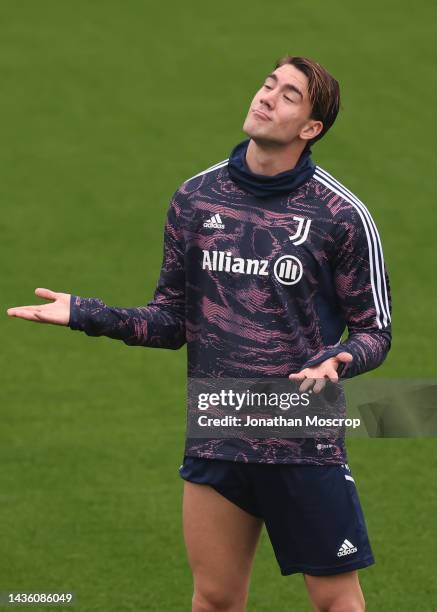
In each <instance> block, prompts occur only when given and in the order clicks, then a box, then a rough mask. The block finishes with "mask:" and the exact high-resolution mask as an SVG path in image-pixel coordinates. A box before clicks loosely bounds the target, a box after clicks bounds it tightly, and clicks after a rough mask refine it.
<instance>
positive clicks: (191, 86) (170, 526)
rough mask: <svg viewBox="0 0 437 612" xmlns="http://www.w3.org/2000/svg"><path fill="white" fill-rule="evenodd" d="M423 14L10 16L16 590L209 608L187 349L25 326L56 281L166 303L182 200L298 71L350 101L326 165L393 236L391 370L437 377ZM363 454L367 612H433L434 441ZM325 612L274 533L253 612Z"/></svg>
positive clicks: (7, 165) (194, 8) (3, 557)
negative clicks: (163, 283)
mask: <svg viewBox="0 0 437 612" xmlns="http://www.w3.org/2000/svg"><path fill="white" fill-rule="evenodd" d="M412 10H413V9H412V5H411V4H410V3H409V2H406V1H405V0H403V1H400V2H399V1H398V2H393V1H389V2H386V3H383V4H381V3H377V2H376V1H375V0H369V2H367V3H360V4H358V3H357V4H355V3H347V4H346V3H343V2H339V1H338V0H337V1H334V2H330V3H324V2H320V0H316V1H315V2H312V3H310V4H308V3H304V2H300V1H297V2H294V3H290V2H286V1H285V0H277V1H276V2H275V3H274V4H272V5H270V6H268V5H267V4H266V3H265V2H261V1H259V0H253V1H252V2H240V3H235V2H230V1H229V0H224V1H223V2H221V3H218V4H217V3H204V2H197V1H196V2H189V3H180V4H178V3H173V4H172V3H170V4H167V5H165V6H164V5H162V6H161V5H160V4H159V3H158V4H155V3H151V2H147V1H143V2H141V1H140V0H129V1H127V2H124V3H122V2H116V1H115V0H107V1H106V2H96V1H95V0H94V1H88V2H84V1H83V0H77V1H76V2H75V3H67V2H62V1H59V0H58V1H54V0H50V1H48V0H42V1H41V2H38V3H37V2H34V1H31V0H22V1H21V2H19V3H18V2H17V3H13V2H4V3H2V4H1V6H0V48H1V52H0V75H1V79H2V87H1V95H0V121H1V136H2V137H1V142H0V201H1V209H2V216H1V220H0V228H1V234H0V235H1V254H2V265H3V273H2V275H1V298H2V312H3V316H2V317H1V318H0V321H1V322H0V325H1V338H2V348H3V350H2V355H1V359H2V363H1V371H2V374H3V380H2V396H1V407H2V412H1V421H2V426H1V437H0V461H1V465H2V469H1V471H0V479H1V480H0V530H1V533H0V542H1V549H0V550H1V554H0V592H3V591H6V590H12V591H61V590H71V591H73V592H74V593H75V594H76V598H77V604H76V606H75V609H76V610H80V611H81V612H82V611H84V612H87V611H99V612H100V611H102V612H103V611H104V612H112V611H114V612H115V611H117V612H120V611H125V610H126V611H140V610H148V611H160V612H161V611H165V612H166V611H170V610H172V611H173V610H174V611H176V612H179V611H180V612H185V611H188V610H190V600H191V576H190V573H189V570H188V565H187V562H186V558H185V551H184V546H183V540H182V529H181V518H180V514H181V491H182V481H181V480H180V478H179V475H178V471H177V470H178V467H179V465H180V462H181V459H182V452H183V443H184V430H185V372H186V370H185V359H186V352H185V348H184V349H182V350H180V351H177V352H174V351H168V350H153V349H144V348H142V347H128V346H126V345H124V344H123V343H121V342H116V341H113V340H109V339H107V338H88V337H87V336H85V335H84V334H80V333H79V332H73V331H71V330H69V329H62V328H59V327H55V326H45V325H36V324H34V323H30V322H27V321H22V320H19V319H11V318H8V317H7V316H6V309H7V308H8V307H10V306H16V305H22V304H29V303H36V302H37V300H36V299H35V296H34V294H33V292H34V289H35V287H39V286H40V287H48V288H50V289H53V290H55V291H63V292H68V293H75V294H79V295H83V296H89V297H100V298H102V299H103V300H104V301H105V302H106V303H108V304H111V305H115V306H117V305H118V306H138V305H141V304H144V303H146V302H147V301H148V300H149V299H150V297H151V295H152V292H153V290H154V287H155V283H156V280H157V276H158V273H159V267H160V264H161V257H162V231H163V224H164V216H165V212H166V209H167V206H168V203H169V200H170V198H171V195H172V194H173V193H174V191H175V190H176V189H177V187H178V186H179V185H180V184H181V183H182V182H183V181H184V180H186V179H187V178H188V177H190V176H192V175H194V174H196V173H197V172H200V171H201V170H203V169H204V168H207V167H208V166H210V165H212V164H214V163H216V162H217V161H220V160H222V159H224V158H226V157H227V156H228V155H229V153H230V151H231V149H232V148H233V146H234V145H235V144H236V143H237V142H239V141H240V140H242V139H243V138H245V137H246V136H245V134H244V133H243V132H242V130H241V126H242V124H243V120H244V118H245V115H246V112H247V107H248V104H249V103H250V100H251V98H252V96H253V94H254V92H255V91H256V90H257V88H258V87H259V84H260V81H261V79H262V78H263V77H264V75H265V74H266V73H267V71H270V69H271V68H272V67H273V64H274V61H275V60H276V59H277V58H279V57H280V56H282V55H285V54H287V53H290V54H295V55H307V56H309V57H312V58H314V59H317V60H318V61H319V62H321V63H322V64H323V65H325V66H326V67H327V68H328V69H329V70H330V71H331V72H332V73H333V74H334V76H336V78H337V79H338V80H339V82H340V85H341V88H342V96H343V109H342V111H341V113H340V115H339V118H338V120H337V123H336V124H335V126H334V127H333V128H332V131H331V132H330V133H329V134H328V135H327V136H326V138H325V139H324V140H322V141H321V142H320V143H318V144H317V145H315V146H314V148H313V157H314V159H315V161H316V162H317V163H319V164H320V165H321V166H322V167H324V168H325V169H327V170H328V171H329V172H331V173H332V174H333V175H334V176H336V178H338V179H339V180H340V181H342V182H343V183H345V184H346V186H347V187H349V188H350V189H351V190H352V191H354V192H355V193H356V194H357V195H358V196H359V197H360V198H361V199H362V200H363V201H364V202H365V203H366V204H367V206H368V207H369V209H370V210H371V212H372V214H373V217H374V219H375V221H376V222H377V224H378V227H379V230H380V234H381V237H382V241H383V247H384V254H385V259H386V263H387V268H388V271H389V274H390V281H391V289H392V295H393V348H392V351H391V353H390V355H389V357H388V359H387V361H386V363H385V364H384V366H383V367H382V368H380V370H378V371H377V372H376V373H375V375H377V376H385V377H394V378H396V377H412V378H426V377H434V376H435V373H436V369H435V356H434V351H433V349H434V347H435V346H436V343H437V330H436V325H435V315H434V313H435V302H436V294H437V291H436V283H435V280H434V263H435V246H434V245H435V228H434V223H436V222H437V211H436V207H435V201H434V191H435V176H434V174H435V173H434V163H435V141H434V137H435V135H436V125H435V121H434V114H435V107H436V102H437V100H436V98H437V85H436V82H435V77H434V73H435V68H434V66H435V60H436V55H437V53H436V50H435V44H434V38H435V29H436V26H435V23H436V18H437V6H436V5H434V4H433V3H430V2H425V1H424V0H419V1H418V2H416V3H415V10H414V13H413V12H412ZM349 461H350V465H351V467H352V470H353V472H354V475H355V478H356V480H357V484H358V489H359V493H360V497H361V500H362V503H363V506H364V510H365V514H366V520H367V524H368V528H369V532H370V537H371V542H372V546H373V549H374V552H375V556H376V560H377V563H376V565H375V566H373V567H371V568H368V569H366V570H363V571H362V572H361V574H360V575H361V581H362V585H363V588H364V591H365V595H366V599H367V606H368V608H367V609H368V610H369V611H370V610H375V611H382V610H384V612H389V611H395V610H396V611H400V610H402V611H405V612H411V611H413V610H414V611H420V612H428V611H431V610H437V578H436V572H435V570H436V567H437V547H436V546H435V528H436V527H437V524H436V518H435V517H436V516H437V493H436V489H435V486H434V485H435V474H436V468H437V452H436V444H435V440H433V439H426V440H396V439H395V440H353V441H351V442H350V444H349ZM33 609H35V610H36V609H42V608H41V607H34V608H33ZM56 609H61V608H56ZM309 609H310V607H309V604H308V600H307V595H306V591H305V588H304V584H303V580H302V577H301V576H299V575H295V576H291V577H288V578H287V579H285V578H284V577H282V576H280V574H279V569H278V568H277V566H276V561H275V559H274V556H273V552H272V551H271V548H270V544H269V542H268V539H267V537H266V535H265V534H263V537H262V540H261V543H260V548H259V551H258V555H257V557H256V561H255V566H254V573H253V579H252V587H251V595H250V603H249V606H248V612H255V611H256V612H258V611H259V612H261V611H267V610H273V611H275V612H282V611H284V612H285V611H289V610H290V611H291V610H293V611H305V610H309Z"/></svg>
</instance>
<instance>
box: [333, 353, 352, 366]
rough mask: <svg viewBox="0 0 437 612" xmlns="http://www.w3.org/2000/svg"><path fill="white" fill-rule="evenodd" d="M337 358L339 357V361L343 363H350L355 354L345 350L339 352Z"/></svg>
mask: <svg viewBox="0 0 437 612" xmlns="http://www.w3.org/2000/svg"><path fill="white" fill-rule="evenodd" d="M335 359H338V360H339V361H342V362H343V363H349V362H350V361H352V360H353V356H352V355H351V354H350V353H346V352H345V351H343V352H342V353H339V354H338V355H336V356H335Z"/></svg>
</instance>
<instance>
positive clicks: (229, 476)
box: [179, 457, 375, 576]
mask: <svg viewBox="0 0 437 612" xmlns="http://www.w3.org/2000/svg"><path fill="white" fill-rule="evenodd" d="M179 473H180V475H181V477H182V478H183V479H185V480H189V481H190V482H194V483H198V484H206V485H210V486H211V487H213V488H214V489H216V491H218V492H219V493H220V494H221V495H223V496H224V497H226V498H227V499H228V500H229V501H231V502H232V503H234V504H236V505H237V506H239V507H240V508H242V509H243V510H245V511H246V512H249V514H252V515H253V516H256V517H259V518H261V519H262V520H263V521H264V523H265V526H266V529H267V533H268V535H269V538H270V541H271V543H272V546H273V550H274V552H275V555H276V559H277V561H278V564H279V567H280V569H281V573H282V575H284V576H287V575H289V574H295V573H298V572H302V573H304V574H309V575H310V576H329V575H332V574H340V573H342V572H350V571H352V570H356V569H360V568H363V567H367V566H369V565H372V564H373V563H375V560H374V557H373V553H372V549H371V547H370V542H369V539H368V535H367V528H366V523H365V520H364V516H363V511H362V509H361V504H360V500H359V497H358V493H357V489H356V487H355V481H354V479H353V477H352V473H351V470H350V468H349V466H348V465H347V464H341V465H296V464H266V463H244V462H239V461H226V460H222V459H200V458H197V457H184V462H183V464H182V465H181V467H180V468H179Z"/></svg>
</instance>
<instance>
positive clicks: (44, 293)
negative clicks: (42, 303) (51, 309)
mask: <svg viewBox="0 0 437 612" xmlns="http://www.w3.org/2000/svg"><path fill="white" fill-rule="evenodd" d="M35 295H37V296H38V297H42V298H44V299H45V300H56V299H57V297H58V294H57V293H55V292H54V291H51V290H50V289H44V288H42V287H38V288H37V289H35Z"/></svg>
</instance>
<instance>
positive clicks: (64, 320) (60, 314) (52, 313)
mask: <svg viewBox="0 0 437 612" xmlns="http://www.w3.org/2000/svg"><path fill="white" fill-rule="evenodd" d="M35 295H37V296H38V297H41V298H44V299H46V300H54V302H51V303H50V304H37V305H36V306H16V307H14V308H8V310H7V313H8V315H9V316H10V317H20V318H21V319H27V320H28V321H35V322H36V323H52V324H54V325H68V323H69V320H70V297H71V296H70V294H69V293H57V292H56V291H51V290H50V289H42V288H40V287H38V289H35Z"/></svg>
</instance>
